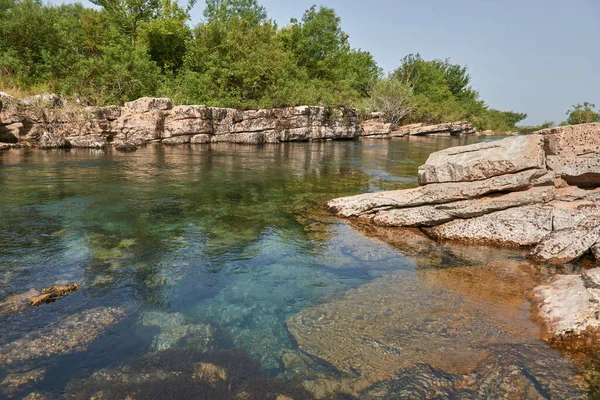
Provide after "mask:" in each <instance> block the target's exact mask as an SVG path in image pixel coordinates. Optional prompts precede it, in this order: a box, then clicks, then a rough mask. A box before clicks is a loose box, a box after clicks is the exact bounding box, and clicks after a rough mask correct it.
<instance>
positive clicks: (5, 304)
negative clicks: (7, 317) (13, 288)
mask: <svg viewBox="0 0 600 400" xmlns="http://www.w3.org/2000/svg"><path fill="white" fill-rule="evenodd" d="M39 294H40V292H39V291H37V290H36V289H29V290H28V291H27V292H25V293H21V294H15V295H12V296H9V297H7V298H6V299H4V300H3V301H2V302H0V315H4V314H11V313H16V312H19V311H23V310H25V309H27V302H28V301H29V299H30V298H32V297H35V296H37V295H39Z"/></svg>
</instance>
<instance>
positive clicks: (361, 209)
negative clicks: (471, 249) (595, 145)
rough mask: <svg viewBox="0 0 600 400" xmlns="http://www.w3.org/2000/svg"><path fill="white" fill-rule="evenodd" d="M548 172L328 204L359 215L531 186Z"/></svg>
mask: <svg viewBox="0 0 600 400" xmlns="http://www.w3.org/2000/svg"><path fill="white" fill-rule="evenodd" d="M544 174H545V170H541V169H531V170H526V171H521V172H517V173H515V174H506V175H501V176H495V177H492V178H489V179H485V180H481V181H474V182H462V183H458V182H449V183H438V184H431V185H427V186H421V187H418V188H414V189H406V190H396V191H389V192H382V193H367V194H362V195H358V196H351V197H344V198H339V199H335V200H331V201H330V202H329V203H328V206H329V208H330V209H332V210H333V211H335V212H336V213H337V214H338V215H341V216H343V217H358V216H360V215H364V214H372V213H374V212H376V211H380V210H387V209H392V208H402V207H415V206H422V205H430V204H441V203H449V202H453V201H458V200H468V199H473V198H477V197H481V196H483V195H486V194H489V193H494V192H509V191H518V190H523V189H528V188H530V186H531V182H532V181H533V180H534V179H536V178H538V177H540V176H542V175H544Z"/></svg>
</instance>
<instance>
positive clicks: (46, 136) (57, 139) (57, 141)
mask: <svg viewBox="0 0 600 400" xmlns="http://www.w3.org/2000/svg"><path fill="white" fill-rule="evenodd" d="M38 145H39V147H40V149H66V148H69V147H71V143H70V142H69V141H68V140H67V139H65V138H64V136H62V135H57V134H55V133H51V132H48V131H46V132H44V133H43V134H42V137H41V138H40V140H39V144H38Z"/></svg>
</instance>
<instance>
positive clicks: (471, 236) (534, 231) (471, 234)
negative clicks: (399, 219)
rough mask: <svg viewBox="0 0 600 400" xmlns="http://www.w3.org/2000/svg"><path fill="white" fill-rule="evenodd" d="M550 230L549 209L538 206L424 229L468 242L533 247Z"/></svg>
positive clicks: (443, 237)
mask: <svg viewBox="0 0 600 400" xmlns="http://www.w3.org/2000/svg"><path fill="white" fill-rule="evenodd" d="M551 232H552V209H551V208H549V207H544V206H540V205H531V206H524V207H515V208H509V209H507V210H503V211H497V212H493V213H490V214H486V215H483V216H481V217H476V218H471V219H466V220H462V219H456V220H454V221H451V222H448V223H446V224H443V225H439V226H436V227H433V228H430V229H428V230H427V233H428V234H429V235H431V236H433V237H434V238H436V239H444V240H457V241H461V242H465V243H471V244H487V245H499V246H511V247H518V246H533V245H535V244H537V243H539V242H540V241H541V240H542V239H543V238H544V237H546V236H547V235H549V234H550V233H551Z"/></svg>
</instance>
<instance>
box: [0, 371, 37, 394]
mask: <svg viewBox="0 0 600 400" xmlns="http://www.w3.org/2000/svg"><path fill="white" fill-rule="evenodd" d="M45 377H46V370H45V369H43V368H38V369H34V370H32V371H27V372H20V373H11V374H9V375H8V376H7V377H6V378H4V380H3V381H2V382H0V391H1V392H2V393H4V394H5V395H6V396H7V397H13V396H14V395H16V394H17V393H18V392H20V391H22V390H24V389H25V388H27V387H30V386H33V385H34V384H36V383H39V382H41V381H42V380H44V378H45Z"/></svg>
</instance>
